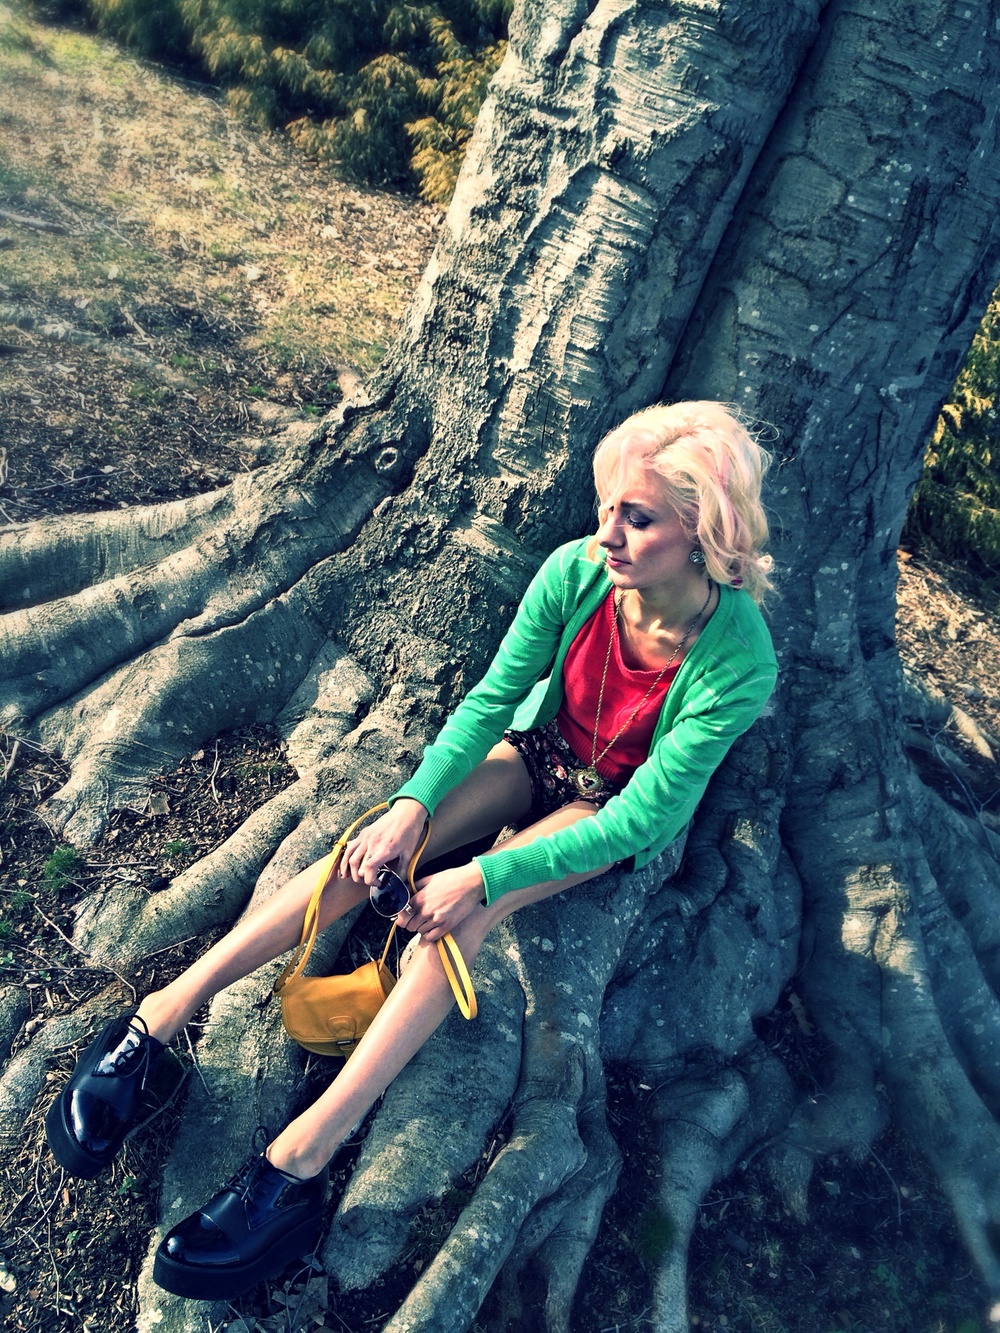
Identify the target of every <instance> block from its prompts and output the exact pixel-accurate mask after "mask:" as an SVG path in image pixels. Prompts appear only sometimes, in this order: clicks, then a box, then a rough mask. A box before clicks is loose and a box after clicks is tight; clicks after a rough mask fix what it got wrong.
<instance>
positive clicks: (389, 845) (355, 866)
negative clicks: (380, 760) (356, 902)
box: [338, 796, 427, 885]
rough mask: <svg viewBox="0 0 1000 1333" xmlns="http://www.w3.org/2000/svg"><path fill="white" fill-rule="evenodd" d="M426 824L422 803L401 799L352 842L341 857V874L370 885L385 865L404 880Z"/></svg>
mask: <svg viewBox="0 0 1000 1333" xmlns="http://www.w3.org/2000/svg"><path fill="white" fill-rule="evenodd" d="M426 822H427V811H426V810H425V809H424V807H423V806H422V805H421V804H420V802H419V801H415V800H413V799H412V798H411V797H409V796H401V797H400V798H399V800H398V801H394V802H393V804H392V807H391V808H390V809H389V810H387V811H386V812H385V814H384V815H380V816H379V817H378V819H376V820H375V821H374V822H373V823H371V824H368V825H367V826H366V827H365V828H363V829H361V830H360V831H359V832H358V833H356V834H355V836H354V837H353V838H352V839H351V840H350V842H349V843H348V844H347V846H346V848H345V849H344V855H343V856H342V857H341V858H340V866H339V868H338V873H339V874H340V875H341V876H342V877H343V878H344V879H347V878H351V879H354V880H357V881H358V882H359V883H362V882H363V883H365V884H369V885H371V884H374V883H375V877H376V875H377V874H378V872H379V870H380V869H381V868H382V866H384V865H388V866H391V867H392V869H394V870H395V871H396V873H397V874H398V875H400V876H401V877H402V878H404V879H405V878H406V871H407V868H408V867H409V864H410V862H411V861H412V860H413V857H414V854H415V853H416V850H417V848H418V847H419V846H420V839H421V837H422V836H423V832H424V825H425V824H426Z"/></svg>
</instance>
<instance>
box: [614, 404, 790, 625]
mask: <svg viewBox="0 0 1000 1333" xmlns="http://www.w3.org/2000/svg"><path fill="white" fill-rule="evenodd" d="M636 455H638V456H639V457H640V458H641V459H642V461H643V463H644V464H645V465H646V466H648V467H650V468H652V469H653V470H654V471H655V472H656V473H657V474H658V475H659V476H660V477H661V479H662V480H663V481H664V482H665V484H666V487H667V491H668V496H669V500H670V503H671V504H672V505H673V507H674V508H675V509H676V510H677V513H678V515H679V516H680V520H681V524H682V526H683V527H684V530H685V532H686V533H687V534H688V536H689V537H690V539H691V541H692V543H693V544H694V545H697V546H700V547H701V549H702V550H703V551H704V553H705V569H706V572H707V573H708V575H709V577H710V578H713V579H715V581H716V583H728V584H731V585H732V586H733V587H737V588H741V587H742V588H745V589H746V591H747V592H748V593H749V594H750V596H751V597H752V598H753V599H754V601H755V602H761V601H763V599H764V597H765V595H766V594H767V593H768V592H769V591H770V590H771V589H772V587H773V584H772V582H771V580H770V578H769V577H768V575H769V574H770V572H771V570H772V568H773V566H774V562H773V560H772V559H771V557H770V556H769V555H767V554H765V552H764V551H763V547H764V545H765V544H766V542H767V517H766V515H765V513H764V509H763V507H762V505H761V502H760V491H761V483H762V482H763V479H764V474H765V473H766V471H767V469H768V467H769V465H770V462H771V456H770V454H769V453H768V452H767V451H766V450H765V449H763V448H761V446H760V444H759V443H758V442H757V440H756V439H754V437H753V436H752V435H751V434H750V431H749V430H748V429H747V427H746V426H745V425H744V424H743V422H742V421H740V419H739V414H738V409H735V408H731V407H727V406H725V405H724V404H722V403H711V402H704V403H672V404H669V405H667V404H659V405H657V406H655V407H647V408H645V409H644V410H643V411H641V412H636V413H635V414H634V415H633V416H630V417H629V418H628V420H627V421H623V422H622V424H621V425H620V426H617V427H616V428H615V429H614V430H613V431H611V432H610V433H609V434H608V435H605V437H604V439H603V440H601V442H600V444H599V445H598V446H597V449H596V450H595V452H594V481H595V483H596V485H597V493H598V495H599V496H603V497H606V498H607V497H610V496H612V495H613V494H614V493H615V492H616V491H617V490H620V489H621V486H622V485H623V484H624V473H625V469H626V467H627V465H628V462H629V460H630V459H631V458H634V457H635V456H636ZM600 512H601V517H602V521H603V516H604V512H605V505H604V504H602V505H601V509H600ZM588 549H589V551H590V554H591V556H592V557H595V558H596V556H597V550H598V547H597V543H596V539H595V541H594V542H593V543H592V544H591V546H590V547H589V548H588Z"/></svg>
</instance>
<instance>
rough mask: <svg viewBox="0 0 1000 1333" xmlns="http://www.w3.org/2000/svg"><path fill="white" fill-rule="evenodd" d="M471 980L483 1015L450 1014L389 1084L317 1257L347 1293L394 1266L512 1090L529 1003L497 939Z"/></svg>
mask: <svg viewBox="0 0 1000 1333" xmlns="http://www.w3.org/2000/svg"><path fill="white" fill-rule="evenodd" d="M474 982H475V986H476V994H477V998H478V1000H479V1017H478V1018H477V1019H476V1020H475V1022H472V1023H468V1022H466V1021H465V1020H464V1019H463V1018H462V1017H461V1016H460V1015H459V1014H458V1012H457V1010H456V1011H455V1012H453V1013H452V1014H451V1015H449V1017H448V1019H447V1020H446V1022H445V1023H444V1025H443V1026H442V1027H441V1028H440V1029H439V1030H438V1032H437V1033H436V1034H435V1035H434V1037H433V1038H432V1039H431V1040H430V1041H429V1042H428V1043H427V1044H426V1045H425V1046H424V1047H423V1048H422V1049H421V1050H420V1051H419V1053H418V1054H417V1055H416V1056H415V1057H414V1058H413V1060H411V1061H410V1063H409V1065H407V1067H406V1068H405V1069H404V1070H403V1071H402V1073H401V1074H399V1075H398V1076H397V1078H396V1079H395V1080H394V1081H393V1082H392V1084H391V1085H390V1087H389V1089H388V1091H387V1092H386V1094H385V1098H384V1100H383V1103H382V1106H381V1108H380V1111H379V1114H378V1116H377V1117H376V1119H375V1122H374V1124H373V1125H372V1128H371V1130H370V1131H369V1134H368V1138H367V1141H366V1143H365V1146H364V1149H363V1151H362V1153H361V1156H360V1158H359V1160H358V1163H357V1166H356V1168H355V1170H354V1173H353V1175H352V1177H351V1181H350V1183H349V1185H348V1187H347V1190H346V1191H345V1193H344V1196H343V1198H342V1199H341V1202H340V1206H339V1208H338V1210H337V1213H336V1216H335V1217H334V1220H333V1225H332V1227H331V1229H330V1234H329V1237H328V1239H327V1242H326V1245H325V1246H324V1249H323V1252H322V1257H323V1261H324V1264H325V1265H326V1267H327V1269H328V1271H329V1272H330V1273H332V1274H333V1276H334V1277H336V1279H337V1281H338V1282H339V1284H340V1285H341V1287H342V1288H344V1289H345V1290H354V1289H358V1288H363V1287H366V1286H368V1285H369V1284H370V1283H371V1282H373V1281H374V1280H375V1278H376V1277H378V1276H379V1275H380V1274H381V1273H383V1272H385V1271H386V1270H387V1269H388V1268H390V1267H391V1266H392V1264H394V1263H395V1262H396V1261H397V1260H398V1259H399V1257H400V1255H401V1254H402V1253H403V1251H404V1250H405V1249H406V1247H407V1245H408V1243H409V1240H410V1233H411V1227H412V1224H413V1221H414V1218H415V1217H416V1216H417V1214H418V1213H419V1212H420V1211H421V1210H422V1209H424V1208H426V1206H427V1204H428V1203H429V1202H431V1201H438V1200H441V1199H442V1198H444V1197H445V1196H446V1195H448V1194H449V1193H450V1192H451V1191H452V1190H453V1189H454V1188H455V1186H456V1182H457V1181H459V1180H460V1178H461V1177H462V1175H463V1174H464V1173H465V1172H467V1171H469V1170H470V1169H471V1168H472V1167H474V1166H475V1165H476V1164H477V1163H478V1162H479V1161H480V1158H481V1154H482V1152H483V1147H484V1144H485V1143H487V1142H488V1140H489V1137H490V1133H491V1131H492V1130H493V1128H494V1126H496V1125H497V1123H498V1122H499V1121H501V1120H502V1118H503V1116H504V1113H505V1111H506V1108H507V1106H508V1104H509V1102H510V1099H511V1097H512V1096H513V1094H514V1091H515V1089H516V1087H517V1082H518V1074H519V1071H520V1065H521V1023H522V1018H523V1013H524V1003H525V1002H524V996H523V993H522V992H521V989H520V987H519V985H518V984H517V981H516V979H515V978H514V976H513V975H512V973H511V969H510V964H509V961H508V960H507V959H506V958H505V956H504V949H503V944H502V941H501V939H500V938H499V937H498V938H496V939H492V938H491V939H488V940H487V941H486V943H485V944H484V946H483V949H482V951H481V952H480V956H479V959H478V961H477V964H476V968H475V971H474ZM457 1071H461V1079H460V1082H459V1086H460V1087H461V1089H462V1091H461V1094H460V1100H456V1097H457V1094H456V1090H455V1089H456V1074H457ZM443 1125H444V1126H447V1130H446V1132H444V1133H442V1126H443ZM414 1145H419V1151H415V1147H414Z"/></svg>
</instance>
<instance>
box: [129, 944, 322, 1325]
mask: <svg viewBox="0 0 1000 1333" xmlns="http://www.w3.org/2000/svg"><path fill="white" fill-rule="evenodd" d="M273 979H274V970H273V969H263V970H262V971H260V972H258V973H255V974H254V975H253V976H250V977H248V978H246V980H244V981H241V982H238V983H236V984H235V985H234V986H231V987H230V988H229V990H227V991H225V992H223V993H222V994H221V995H219V996H217V997H216V999H215V1000H214V1001H213V1003H212V1006H211V1009H210V1011H209V1021H208V1025H207V1027H206V1030H205V1033H204V1035H203V1037H202V1039H201V1041H200V1042H199V1044H198V1075H197V1076H192V1077H190V1078H189V1079H188V1089H189V1091H188V1104H187V1107H186V1108H185V1114H184V1117H183V1119H182V1121H181V1124H180V1128H179V1131H178V1135H177V1141H176V1143H175V1145H174V1149H173V1152H172V1153H171V1155H170V1157H169V1159H168V1161H167V1164H166V1167H165V1169H164V1174H163V1184H162V1190H161V1195H160V1200H161V1201H160V1227H159V1229H158V1230H157V1232H156V1233H155V1234H154V1236H153V1237H152V1240H151V1242H150V1250H149V1254H148V1255H147V1259H146V1262H145V1264H144V1266H143V1270H142V1274H141V1276H140V1279H139V1284H138V1296H139V1309H140V1313H139V1317H138V1320H137V1329H138V1330H140V1333H152V1330H157V1333H208V1330H209V1329H210V1328H212V1327H218V1319H219V1317H220V1316H221V1315H222V1314H223V1313H224V1311H225V1308H226V1307H225V1306H218V1307H215V1306H213V1305H210V1304H202V1303H201V1302H191V1301H185V1300H181V1299H179V1298H177V1297H173V1296H169V1295H168V1294H167V1293H166V1292H164V1291H163V1290H162V1289H161V1288H159V1287H157V1286H156V1285H155V1284H154V1283H153V1281H152V1276H151V1274H152V1256H153V1253H154V1251H155V1248H156V1245H157V1244H158V1243H159V1241H160V1239H161V1237H162V1236H163V1234H164V1233H165V1232H166V1231H167V1230H168V1229H169V1228H170V1227H171V1226H173V1224H174V1223H175V1222H177V1221H179V1220H180V1218H182V1217H185V1216H186V1215H187V1214H188V1213H191V1212H193V1211H194V1209H196V1208H197V1207H199V1206H200V1205H201V1204H202V1203H204V1202H205V1200H206V1199H207V1198H210V1197H211V1195H212V1194H214V1193H215V1191H216V1190H217V1189H218V1188H219V1185H220V1184H221V1182H222V1181H223V1180H225V1179H226V1177H227V1176H228V1175H230V1174H231V1173H232V1172H233V1171H234V1170H235V1168H236V1167H237V1166H238V1165H239V1163H240V1162H241V1161H242V1160H243V1159H244V1158H245V1157H246V1156H247V1154H248V1153H249V1152H250V1151H251V1144H252V1139H253V1134H254V1130H255V1129H256V1127H257V1126H258V1125H265V1126H267V1127H268V1128H269V1129H270V1130H271V1132H272V1133H273V1132H274V1131H275V1129H276V1127H277V1126H278V1125H280V1124H283V1123H284V1122H285V1121H286V1120H287V1119H288V1118H289V1115H290V1112H293V1111H294V1110H297V1109H298V1107H297V1102H298V1100H300V1099H301V1096H302V1077H303V1067H304V1061H303V1059H302V1055H301V1052H300V1051H299V1049H298V1047H296V1046H295V1045H294V1044H293V1043H292V1042H290V1041H288V1039H287V1038H286V1037H285V1034H284V1030H283V1029H282V1027H281V1025H280V1023H279V1022H278V1021H277V1011H276V1009H275V1008H273V1007H272V1009H271V1010H270V1013H269V1015H268V1017H267V1019H266V1021H265V1020H262V1015H261V1011H260V1008H259V1004H260V1002H261V1001H262V1000H263V999H265V998H266V996H267V994H268V993H269V991H270V986H271V984H272V982H273ZM234 1053H238V1054H237V1055H236V1057H235V1058H234ZM206 1145H207V1147H208V1150H206Z"/></svg>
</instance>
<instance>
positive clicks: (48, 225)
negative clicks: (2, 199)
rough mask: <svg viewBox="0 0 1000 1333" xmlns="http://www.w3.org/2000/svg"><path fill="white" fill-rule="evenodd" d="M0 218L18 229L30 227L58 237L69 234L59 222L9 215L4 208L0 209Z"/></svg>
mask: <svg viewBox="0 0 1000 1333" xmlns="http://www.w3.org/2000/svg"><path fill="white" fill-rule="evenodd" d="M0 218H6V220H7V221H8V222H15V223H17V225H18V226H19V227H32V228H33V229H34V230H35V231H52V232H56V233H58V235H60V236H67V235H68V234H69V228H68V227H64V226H63V225H62V223H61V222H46V220H45V218H29V217H25V216H24V215H23V214H21V213H10V212H8V210H7V209H6V208H0Z"/></svg>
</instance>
